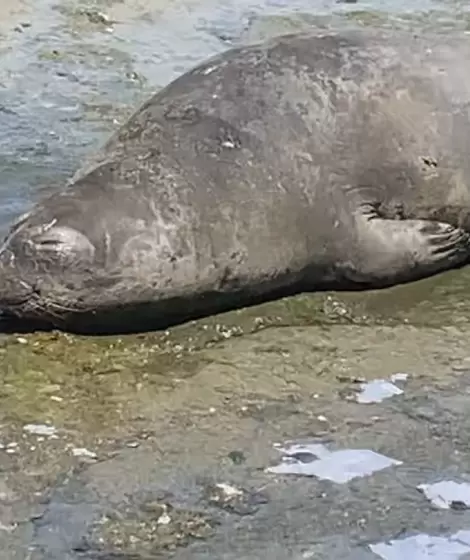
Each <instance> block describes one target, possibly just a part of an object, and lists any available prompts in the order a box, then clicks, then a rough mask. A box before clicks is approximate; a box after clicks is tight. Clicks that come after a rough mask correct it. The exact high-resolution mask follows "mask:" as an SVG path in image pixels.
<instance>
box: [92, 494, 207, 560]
mask: <svg viewBox="0 0 470 560" xmlns="http://www.w3.org/2000/svg"><path fill="white" fill-rule="evenodd" d="M116 513H118V514H117V515H116ZM214 525H215V521H213V520H211V518H210V517H209V516H208V515H206V514H204V513H201V512H196V511H190V510H184V509H179V508H175V507H173V506H172V505H171V504H170V503H168V502H158V501H149V502H146V503H143V504H142V505H141V506H140V508H130V507H126V508H124V511H119V512H110V513H109V514H107V515H105V516H104V517H103V518H102V519H101V520H100V521H99V523H96V524H95V525H94V526H93V528H92V531H91V535H90V539H89V543H90V548H91V549H92V550H94V551H96V552H99V553H100V554H104V553H105V554H107V555H108V556H109V557H110V558H113V557H116V558H119V557H120V556H119V555H122V557H123V558H128V557H131V558H132V557H133V555H134V554H137V555H138V556H137V557H138V558H141V557H144V558H145V557H146V556H147V555H155V554H159V553H162V552H164V551H167V552H168V551H172V550H175V549H176V548H178V547H181V546H186V545H188V544H189V543H190V542H191V541H193V540H195V539H196V540H197V539H205V538H207V537H209V536H210V535H212V533H213V527H214ZM113 555H114V556H113ZM139 555H140V556H139Z"/></svg>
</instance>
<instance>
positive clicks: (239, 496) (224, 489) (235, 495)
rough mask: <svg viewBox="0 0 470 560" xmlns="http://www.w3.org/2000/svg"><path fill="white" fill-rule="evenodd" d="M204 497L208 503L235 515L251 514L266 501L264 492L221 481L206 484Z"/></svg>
mask: <svg viewBox="0 0 470 560" xmlns="http://www.w3.org/2000/svg"><path fill="white" fill-rule="evenodd" d="M204 497H205V499H206V500H207V501H208V502H209V504H211V505H215V506H217V507H220V508H221V509H223V510H225V511H228V512H230V513H235V514H237V515H251V514H253V513H255V512H256V511H258V509H259V506H260V505H262V504H266V503H267V502H268V498H267V496H266V495H265V494H264V493H259V492H249V491H247V490H244V489H241V488H237V487H236V486H232V485H230V484H226V483H223V482H222V483H217V484H209V485H207V486H206V488H205V491H204Z"/></svg>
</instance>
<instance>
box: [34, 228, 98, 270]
mask: <svg viewBox="0 0 470 560" xmlns="http://www.w3.org/2000/svg"><path fill="white" fill-rule="evenodd" d="M29 245H30V248H31V249H32V252H33V255H34V256H35V257H36V258H38V259H43V258H44V259H46V260H48V261H51V260H58V261H60V263H61V264H63V265H65V264H68V265H73V264H74V263H77V262H82V263H83V262H92V261H93V258H94V256H95V247H94V246H93V244H92V243H91V242H90V240H89V239H88V237H86V236H85V235H83V233H81V232H79V231H77V230H76V229H73V228H70V227H66V226H53V227H51V228H48V229H47V230H46V231H44V230H43V231H42V232H41V233H37V234H36V235H34V234H33V235H31V236H30V239H29ZM34 256H33V258H34Z"/></svg>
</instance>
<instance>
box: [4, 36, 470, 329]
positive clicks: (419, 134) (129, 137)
mask: <svg viewBox="0 0 470 560" xmlns="http://www.w3.org/2000/svg"><path fill="white" fill-rule="evenodd" d="M469 59H470V43H469V42H468V41H465V40H462V39H449V38H448V37H445V38H439V37H434V36H428V37H421V38H419V39H417V38H415V37H413V36H412V35H405V34H398V33H395V34H393V35H390V34H387V33H384V32H378V31H366V30H363V31H355V32H341V33H339V34H335V33H328V34H326V35H318V34H317V35H311V34H309V35H291V36H285V37H281V38H278V39H275V40H271V41H269V42H267V43H264V44H260V45H255V46H248V47H242V48H238V49H233V50H230V51H228V52H226V53H225V54H222V55H219V56H217V57H215V58H213V59H211V60H209V61H208V62H207V63H205V64H203V65H200V66H198V67H197V68H195V69H194V70H192V71H190V72H188V73H186V74H185V75H183V76H182V77H180V78H179V79H177V80H175V81H174V82H173V83H171V84H170V85H169V86H168V87H166V88H165V89H164V90H162V91H161V92H160V93H158V94H156V95H155V96H154V97H153V98H151V99H150V100H149V101H148V102H147V103H145V104H144V105H143V106H142V107H141V108H140V109H139V110H138V111H137V112H136V113H135V114H134V115H133V116H132V117H131V119H130V120H129V121H128V122H127V123H126V124H125V125H124V126H123V127H122V128H121V129H120V130H119V131H118V132H117V133H116V134H115V135H114V136H113V137H112V138H111V139H110V140H109V142H108V143H107V144H106V145H105V146H104V148H103V149H102V150H101V152H100V153H99V154H98V155H97V156H96V158H95V159H94V161H92V162H89V164H88V165H87V166H86V167H84V168H83V169H82V170H81V171H79V172H78V173H77V175H76V176H75V177H74V180H73V182H72V185H71V186H69V187H68V189H66V190H65V191H64V192H62V193H59V194H54V195H53V196H51V197H50V198H48V199H45V200H44V201H43V202H42V203H41V204H39V205H38V206H36V208H35V209H33V211H32V212H31V213H30V214H28V215H27V216H26V217H24V218H22V219H21V220H20V221H19V222H17V224H15V225H14V226H13V228H12V230H11V231H10V233H9V235H8V236H7V238H6V240H5V242H4V244H3V245H2V247H1V250H0V266H1V268H0V309H2V310H3V311H5V312H6V313H8V314H12V315H13V316H16V317H19V318H22V319H28V320H33V319H37V320H40V321H44V322H46V323H49V324H52V325H53V326H55V327H59V328H65V329H70V330H76V331H82V332H113V331H118V332H119V331H120V332H124V331H129V330H130V331H138V330H145V329H151V328H158V327H165V326H168V325H171V324H174V323H178V322H180V321H184V320H187V319H190V318H194V317H197V316H202V315H208V314H212V313H216V312H219V311H222V310H226V309H231V308H236V307H240V306H245V305H250V304H253V303H258V302H260V301H263V300H269V299H275V298H278V297H281V296H284V295H288V294H294V293H298V292H301V291H315V290H323V289H336V290H357V289H368V288H380V287H386V286H391V285H393V284H398V283H403V282H409V281H413V280H417V279H419V278H423V277H426V276H430V275H432V274H435V273H437V272H440V271H444V270H447V269H450V268H454V267H458V266H461V265H463V264H466V263H467V262H468V260H469V257H470V241H469V236H468V234H467V233H466V230H470V227H469V226H470V223H469V222H468V215H469V212H468V210H469V208H470V192H469V190H468V187H467V185H468V184H469V177H470V163H469V157H468V148H469V146H470V121H469V115H468V109H467V107H468V103H469V102H470V77H469V75H468V71H467V70H468V60H469Z"/></svg>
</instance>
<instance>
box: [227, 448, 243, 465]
mask: <svg viewBox="0 0 470 560" xmlns="http://www.w3.org/2000/svg"><path fill="white" fill-rule="evenodd" d="M227 456H228V458H229V459H230V460H231V461H232V463H233V464H234V465H241V464H242V463H244V462H245V461H246V457H245V454H244V453H243V451H236V450H234V451H230V453H229V454H228V455H227Z"/></svg>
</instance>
